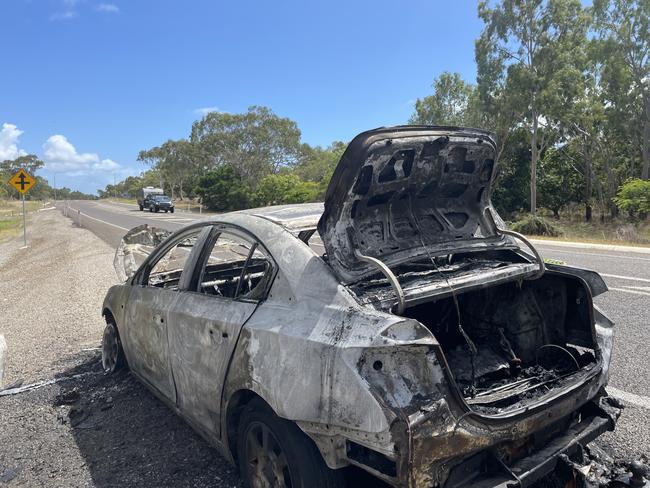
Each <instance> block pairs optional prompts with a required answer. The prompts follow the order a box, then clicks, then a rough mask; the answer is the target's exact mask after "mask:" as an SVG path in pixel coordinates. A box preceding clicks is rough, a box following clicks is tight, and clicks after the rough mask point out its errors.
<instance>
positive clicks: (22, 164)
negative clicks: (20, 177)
mask: <svg viewBox="0 0 650 488" xmlns="http://www.w3.org/2000/svg"><path fill="white" fill-rule="evenodd" d="M43 166H44V163H43V161H41V160H40V159H38V156H36V155H35V154H27V155H25V156H19V157H17V158H16V159H11V160H10V159H7V160H5V161H3V162H2V163H0V171H2V172H3V173H10V174H11V175H13V174H15V173H17V172H18V171H19V170H20V169H21V168H23V169H24V170H25V171H27V172H28V173H29V174H30V175H32V176H36V171H37V170H39V169H41V168H42V167H43Z"/></svg>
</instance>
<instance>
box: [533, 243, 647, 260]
mask: <svg viewBox="0 0 650 488" xmlns="http://www.w3.org/2000/svg"><path fill="white" fill-rule="evenodd" d="M537 248H538V249H539V250H540V251H542V253H543V254H553V253H560V254H575V255H577V256H585V257H588V256H600V257H604V258H612V259H632V260H635V261H650V258H635V257H631V256H619V255H617V254H600V253H595V252H575V251H561V250H559V249H543V248H542V247H541V246H537Z"/></svg>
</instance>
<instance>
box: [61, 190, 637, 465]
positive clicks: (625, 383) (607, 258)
mask: <svg viewBox="0 0 650 488" xmlns="http://www.w3.org/2000/svg"><path fill="white" fill-rule="evenodd" d="M61 205H62V204H61V203H59V206H61ZM69 207H70V210H69V214H70V215H72V216H73V218H75V219H76V218H78V212H77V211H80V212H81V219H82V226H83V227H87V228H89V229H90V230H92V231H93V232H95V233H96V234H97V235H98V236H100V237H101V238H102V239H104V240H105V241H107V242H108V243H110V244H111V245H113V246H114V247H115V246H116V245H117V243H118V242H119V240H120V237H121V236H122V235H123V234H124V233H125V232H126V231H127V230H128V229H131V228H132V227H135V226H137V225H141V224H144V223H146V224H149V225H155V226H157V227H162V228H166V229H169V230H176V229H178V228H181V227H183V226H184V225H187V224H189V223H190V222H193V221H195V220H196V219H198V218H203V217H205V216H206V215H203V216H199V215H197V214H191V213H185V212H178V211H177V212H176V213H174V214H165V213H157V214H155V213H149V212H140V211H139V209H138V207H137V206H136V205H126V204H118V203H110V202H96V201H75V202H69ZM75 212H77V215H76V216H75ZM536 247H537V248H538V250H539V251H540V252H541V254H542V256H543V257H545V258H553V259H557V260H561V261H564V262H566V263H567V264H569V265H574V266H579V267H583V268H588V269H592V270H595V271H598V272H599V273H601V275H602V276H603V278H604V279H605V282H606V283H607V285H608V287H609V289H610V291H609V292H608V293H605V294H604V295H602V296H600V297H597V298H596V299H595V303H596V305H597V306H598V307H599V308H600V309H601V310H603V311H604V312H605V313H606V314H607V315H608V316H609V317H610V318H611V319H612V320H614V322H615V323H616V324H617V325H616V342H615V347H614V354H613V359H612V369H611V378H610V392H611V393H613V394H615V395H617V396H619V397H620V398H621V399H623V401H624V403H625V405H626V407H627V408H626V410H625V412H624V414H623V415H624V417H623V418H622V420H621V422H619V427H618V429H617V433H616V434H614V435H613V436H612V435H610V436H609V437H608V438H606V439H608V440H606V441H605V442H606V443H609V444H610V445H612V446H615V447H614V448H615V449H616V450H620V449H623V450H624V451H625V452H627V453H630V454H634V453H637V455H638V454H640V453H642V452H645V453H648V452H650V422H648V421H647V418H648V416H649V415H650V374H648V373H649V372H650V365H649V364H648V361H647V359H646V358H647V357H648V345H649V344H650V328H649V327H648V325H649V322H650V252H647V251H645V252H644V250H643V249H640V250H630V249H629V248H628V249H625V250H624V251H619V250H608V249H602V248H593V247H591V246H589V245H585V247H584V248H580V247H575V246H571V245H565V244H562V243H558V242H553V243H550V242H544V243H537V244H536Z"/></svg>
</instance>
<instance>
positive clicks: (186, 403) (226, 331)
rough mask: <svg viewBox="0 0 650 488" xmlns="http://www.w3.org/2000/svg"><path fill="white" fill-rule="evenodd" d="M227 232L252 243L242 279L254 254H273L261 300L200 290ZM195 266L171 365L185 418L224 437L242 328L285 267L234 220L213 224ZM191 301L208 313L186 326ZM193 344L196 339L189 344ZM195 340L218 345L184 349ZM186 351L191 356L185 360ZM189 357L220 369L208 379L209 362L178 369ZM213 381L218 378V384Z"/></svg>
mask: <svg viewBox="0 0 650 488" xmlns="http://www.w3.org/2000/svg"><path fill="white" fill-rule="evenodd" d="M224 233H228V234H230V235H234V236H237V237H240V238H243V239H245V240H246V241H248V242H249V243H250V244H251V249H250V250H249V253H248V256H247V258H246V261H245V263H244V266H243V267H242V271H241V274H240V282H241V277H242V276H244V275H245V273H246V270H247V268H248V266H249V263H250V259H251V256H252V255H253V253H254V252H255V251H256V250H257V249H261V250H263V252H264V254H265V255H266V256H267V257H268V259H269V263H270V265H271V269H270V270H269V278H268V280H267V282H266V284H265V285H264V286H265V289H264V292H263V294H262V296H261V297H260V298H257V299H246V298H239V297H238V296H235V297H232V298H230V297H219V296H215V295H208V294H206V293H203V292H201V291H200V277H201V274H202V273H203V269H204V267H205V266H206V264H207V260H208V258H209V256H210V254H211V253H212V250H213V248H214V246H215V244H217V243H218V240H219V239H220V238H221V236H222V235H223V234H224ZM193 266H194V268H193V270H192V273H191V275H188V279H189V280H191V281H190V282H189V283H187V288H186V289H185V290H183V295H182V296H181V297H179V300H178V301H177V302H176V306H175V309H174V310H175V314H176V315H175V317H173V318H170V320H169V321H168V326H169V329H168V337H169V341H170V343H169V350H170V364H171V369H172V374H173V375H174V378H176V392H177V398H176V405H177V407H178V409H179V410H180V412H181V413H182V414H183V416H187V417H189V418H190V420H191V421H192V422H193V423H195V424H198V426H199V427H200V428H201V429H202V430H204V431H206V432H209V434H211V435H214V436H215V437H217V438H220V436H221V425H222V422H221V417H222V414H223V412H222V408H223V405H224V399H223V392H224V385H225V379H226V378H227V375H228V371H229V369H230V364H231V362H232V357H233V354H234V352H235V350H236V348H237V344H238V343H239V337H240V335H241V331H242V330H243V328H244V327H245V325H246V323H247V322H248V320H250V318H251V317H252V316H253V314H255V312H256V310H257V309H258V307H259V305H260V304H261V303H263V302H264V301H265V300H266V298H267V297H268V294H269V292H270V290H271V287H272V284H273V282H274V281H275V278H276V275H277V273H278V269H279V267H278V264H277V262H276V261H275V259H274V258H273V256H272V254H271V253H270V251H269V250H268V248H267V247H266V246H265V245H264V244H263V243H262V241H261V240H260V239H259V238H257V236H255V235H254V234H252V233H251V232H249V231H248V230H246V229H244V228H242V227H240V226H237V225H233V224H230V223H228V224H226V223H213V227H212V230H211V233H210V236H209V237H208V238H206V240H205V241H204V242H203V245H202V252H201V254H200V255H197V257H196V260H195V261H194V262H193ZM238 290H239V288H238ZM188 303H192V305H193V309H194V310H204V311H205V312H204V314H205V315H204V316H202V317H198V316H196V317H193V318H192V323H191V324H190V323H188V322H184V323H183V324H182V325H181V321H182V319H181V317H182V315H181V314H182V311H181V310H179V309H180V308H181V307H187V304H188ZM238 304H247V305H248V306H250V307H251V308H245V307H238V306H237V305H238ZM211 305H212V307H211ZM217 305H218V306H217ZM232 307H237V308H238V309H239V310H235V311H234V312H233V314H231V315H229V314H227V312H226V311H227V310H228V309H229V308H230V309H232ZM208 309H213V311H209V312H208V311H207V310H208ZM220 312H226V313H224V314H223V315H222V318H221V319H220V318H219V313H220ZM238 314H239V316H238ZM233 316H234V317H236V318H237V319H239V320H241V323H238V322H237V323H236V321H235V320H231V321H229V320H228V319H229V318H232V317H233ZM181 327H192V330H189V331H188V330H181V329H180V328H181ZM188 336H190V337H188ZM188 339H189V340H188ZM188 342H189V343H190V344H189V345H188ZM181 343H182V345H181ZM192 343H193V344H194V345H195V347H199V346H198V344H203V346H204V347H208V348H213V349H210V350H207V351H203V352H201V351H195V352H194V353H193V354H191V353H188V352H187V350H186V351H183V350H182V349H183V348H188V347H192V345H193V344H192ZM184 352H185V357H186V359H183V353H184ZM219 352H223V354H225V357H224V356H221V357H219V356H218V353H219ZM188 355H189V357H190V358H193V359H196V361H199V362H200V361H203V363H204V364H206V363H208V364H210V366H212V367H213V368H216V371H214V370H213V371H212V373H213V374H214V376H209V377H205V378H199V377H197V376H199V375H200V374H201V371H202V370H203V369H204V368H202V367H201V366H203V365H200V366H196V368H197V370H198V371H197V370H194V371H192V374H188V372H187V371H185V372H182V371H179V370H178V369H179V368H180V367H182V365H183V362H185V364H187V363H189V361H188V358H187V356H188ZM199 355H202V357H201V358H198V359H197V358H196V356H199ZM188 367H189V366H188ZM212 382H216V384H214V383H212ZM187 390H190V391H187ZM209 392H212V393H213V394H214V395H213V396H208V393H209ZM203 396H205V398H203ZM188 397H191V398H188ZM212 402H214V403H212Z"/></svg>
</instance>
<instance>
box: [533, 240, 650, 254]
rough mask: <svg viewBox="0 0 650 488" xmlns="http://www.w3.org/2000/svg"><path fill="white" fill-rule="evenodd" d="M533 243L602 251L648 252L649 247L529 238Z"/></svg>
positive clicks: (649, 250)
mask: <svg viewBox="0 0 650 488" xmlns="http://www.w3.org/2000/svg"><path fill="white" fill-rule="evenodd" d="M530 242H532V243H533V244H539V245H549V246H557V247H574V248H579V249H600V250H602V251H619V252H620V251H625V252H636V253H639V254H650V247H636V246H619V245H616V244H595V243H590V242H572V241H552V240H549V239H530Z"/></svg>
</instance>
